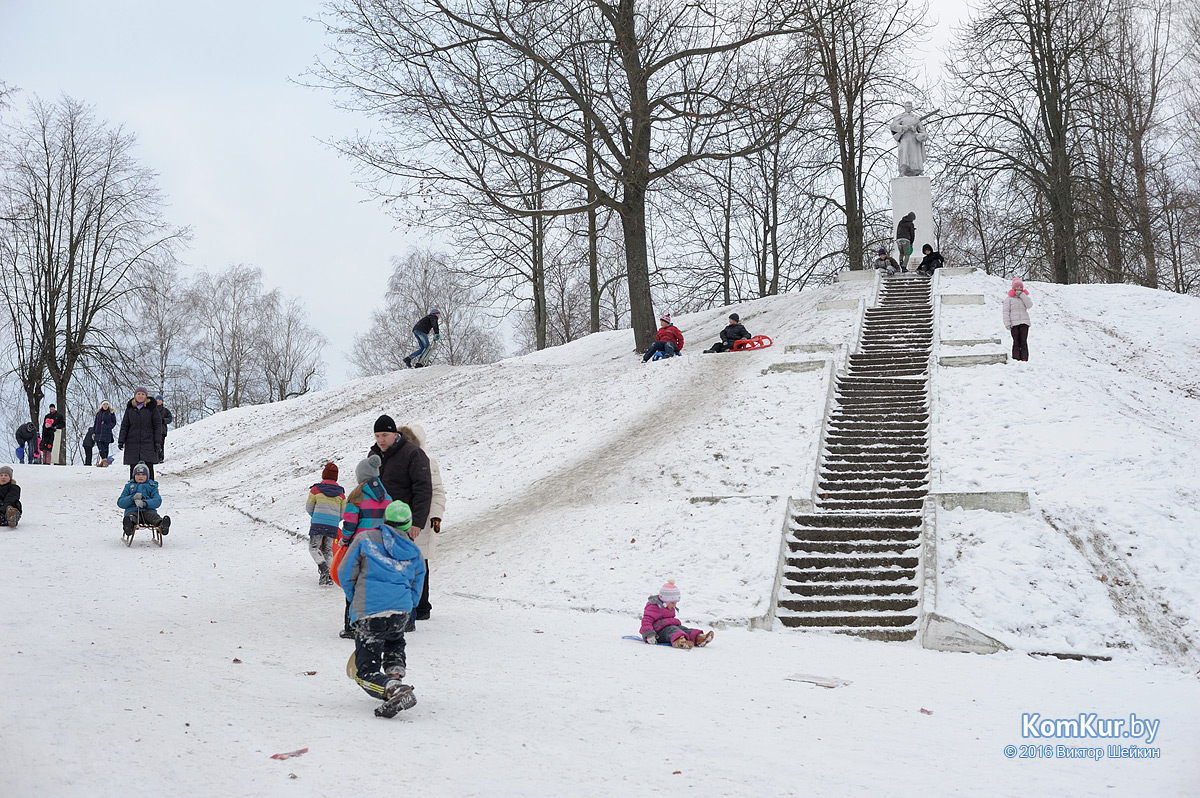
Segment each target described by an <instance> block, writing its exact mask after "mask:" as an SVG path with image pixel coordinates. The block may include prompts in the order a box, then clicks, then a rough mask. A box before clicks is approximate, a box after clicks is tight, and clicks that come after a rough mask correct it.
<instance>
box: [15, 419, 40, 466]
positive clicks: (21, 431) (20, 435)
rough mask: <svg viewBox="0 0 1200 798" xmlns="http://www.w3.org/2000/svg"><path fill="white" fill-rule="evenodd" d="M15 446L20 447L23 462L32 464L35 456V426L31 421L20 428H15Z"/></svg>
mask: <svg viewBox="0 0 1200 798" xmlns="http://www.w3.org/2000/svg"><path fill="white" fill-rule="evenodd" d="M16 436H17V446H19V447H21V454H22V455H24V457H25V461H26V462H28V463H33V461H34V458H36V457H37V456H38V454H37V424H34V423H33V422H32V421H26V422H25V423H24V424H22V425H21V426H19V427H17V432H16Z"/></svg>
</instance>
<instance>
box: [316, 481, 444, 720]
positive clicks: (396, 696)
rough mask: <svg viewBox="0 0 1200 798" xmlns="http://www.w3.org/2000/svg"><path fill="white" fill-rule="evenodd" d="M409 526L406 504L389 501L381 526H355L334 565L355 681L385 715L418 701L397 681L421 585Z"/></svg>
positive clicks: (418, 555) (417, 554) (404, 663)
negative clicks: (350, 631) (346, 611)
mask: <svg viewBox="0 0 1200 798" xmlns="http://www.w3.org/2000/svg"><path fill="white" fill-rule="evenodd" d="M411 527H412V511H411V510H410V509H409V507H408V505H407V504H405V503H404V502H401V501H395V502H392V503H391V504H389V505H388V506H387V510H386V511H385V512H384V518H383V525H382V526H380V527H379V528H377V529H361V530H359V532H358V534H357V535H355V536H354V542H352V543H351V544H350V550H349V551H347V552H346V556H345V557H344V558H343V559H342V562H341V565H340V566H339V567H338V582H340V583H341V585H342V590H344V591H345V593H346V600H347V601H348V602H349V603H350V618H351V620H352V621H353V623H354V632H355V643H354V664H355V676H354V680H355V681H356V682H358V684H359V685H360V686H361V687H362V688H363V690H365V691H366V693H367V695H369V696H371V697H373V698H378V699H380V700H382V701H384V702H385V705H384V706H383V707H380V708H379V709H378V710H376V713H375V714H377V715H384V716H387V717H390V716H391V715H394V714H395V713H396V712H398V711H400V710H401V709H409V708H410V707H412V706H413V705H415V704H416V703H417V699H416V698H415V697H414V696H413V694H412V692H413V690H412V687H410V686H408V685H406V684H404V683H403V682H402V681H401V680H402V679H403V678H404V675H405V672H406V671H405V669H406V666H407V661H406V659H405V656H404V627H405V626H406V625H407V624H408V620H409V618H410V617H411V616H412V611H413V607H415V606H416V605H417V602H419V601H420V600H421V587H422V586H423V585H424V583H425V560H424V559H423V558H422V557H421V550H420V549H418V548H417V544H415V543H413V542H412V539H411V538H410V537H409V529H410V528H411ZM389 712H390V714H388V713H389Z"/></svg>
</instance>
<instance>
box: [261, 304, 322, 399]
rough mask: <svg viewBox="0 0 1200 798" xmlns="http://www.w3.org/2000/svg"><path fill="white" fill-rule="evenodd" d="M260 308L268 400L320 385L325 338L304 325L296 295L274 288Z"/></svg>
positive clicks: (263, 362)
mask: <svg viewBox="0 0 1200 798" xmlns="http://www.w3.org/2000/svg"><path fill="white" fill-rule="evenodd" d="M260 307H261V308H262V326H261V329H260V335H261V339H262V366H263V372H264V378H265V380H266V383H267V388H268V390H269V391H270V401H273V402H282V401H284V400H285V399H291V398H293V397H296V396H303V395H304V394H306V393H308V392H310V391H313V390H316V389H317V388H319V387H320V386H321V383H322V381H323V377H324V373H325V362H324V360H322V359H321V352H322V351H323V350H324V349H325V347H326V346H327V345H328V344H329V340H328V339H327V338H326V337H325V336H324V335H322V334H321V333H319V332H317V331H316V330H314V329H313V328H312V327H310V326H309V325H308V312H307V311H306V310H305V309H304V302H303V301H301V300H300V298H299V297H293V298H291V299H290V300H285V299H284V298H283V296H282V295H281V294H280V293H279V290H278V289H276V290H274V291H272V292H271V293H269V294H267V296H266V297H264V298H263V301H262V303H261V304H260Z"/></svg>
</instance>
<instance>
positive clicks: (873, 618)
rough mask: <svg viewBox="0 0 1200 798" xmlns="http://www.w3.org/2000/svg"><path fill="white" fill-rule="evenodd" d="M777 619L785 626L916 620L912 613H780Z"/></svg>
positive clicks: (885, 623)
mask: <svg viewBox="0 0 1200 798" xmlns="http://www.w3.org/2000/svg"><path fill="white" fill-rule="evenodd" d="M778 617H779V620H780V621H782V622H783V623H784V624H785V625H787V626H848V627H859V626H879V627H895V626H908V625H910V624H915V623H916V622H917V616H916V615H914V614H912V613H903V614H897V615H888V614H886V613H863V614H862V615H846V614H828V615H826V614H824V613H821V614H817V615H807V614H791V613H788V614H786V615H784V614H782V613H780V614H779V616H778Z"/></svg>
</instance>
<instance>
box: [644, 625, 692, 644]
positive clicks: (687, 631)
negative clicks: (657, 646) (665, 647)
mask: <svg viewBox="0 0 1200 798" xmlns="http://www.w3.org/2000/svg"><path fill="white" fill-rule="evenodd" d="M702 634H703V632H702V631H701V630H699V629H691V628H688V627H687V626H664V627H663V628H661V629H659V630H658V632H657V633H656V634H655V637H656V639H657V640H658V642H660V643H674V642H675V640H676V639H677V638H680V637H686V638H687V639H688V640H690V641H692V643H695V642H696V638H697V637H699V636H700V635H702Z"/></svg>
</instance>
